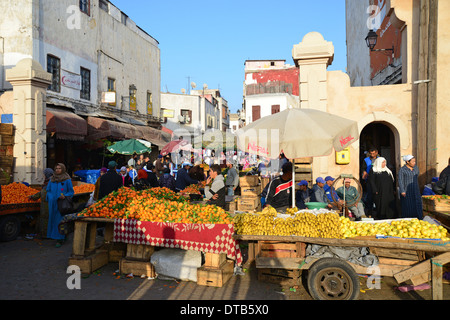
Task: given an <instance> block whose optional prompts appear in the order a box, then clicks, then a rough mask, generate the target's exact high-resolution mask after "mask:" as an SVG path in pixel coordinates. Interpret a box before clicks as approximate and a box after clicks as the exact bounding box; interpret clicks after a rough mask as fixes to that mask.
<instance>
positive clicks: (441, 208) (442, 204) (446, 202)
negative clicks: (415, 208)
mask: <svg viewBox="0 0 450 320" xmlns="http://www.w3.org/2000/svg"><path fill="white" fill-rule="evenodd" d="M422 204H423V209H424V210H425V211H431V212H433V211H438V212H448V213H450V199H434V200H432V199H430V198H428V197H422Z"/></svg>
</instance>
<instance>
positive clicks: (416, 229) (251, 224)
mask: <svg viewBox="0 0 450 320" xmlns="http://www.w3.org/2000/svg"><path fill="white" fill-rule="evenodd" d="M233 223H234V228H235V231H236V233H237V234H239V235H255V236H300V237H307V238H331V239H346V238H354V237H361V236H362V237H365V236H376V235H382V236H391V237H399V238H419V239H441V240H444V241H450V238H449V237H448V236H449V235H448V233H447V230H446V229H445V228H444V227H442V226H437V225H434V224H431V223H429V222H426V221H423V220H418V219H408V220H393V221H390V222H379V223H375V222H374V223H369V222H354V221H351V220H350V219H348V218H344V217H340V216H339V214H338V213H337V212H334V211H327V210H301V211H297V212H296V213H293V212H292V211H290V212H289V213H287V214H279V213H278V212H277V211H276V210H275V209H274V208H272V207H266V208H264V210H262V211H261V212H256V213H242V214H238V215H236V216H235V217H234V221H233Z"/></svg>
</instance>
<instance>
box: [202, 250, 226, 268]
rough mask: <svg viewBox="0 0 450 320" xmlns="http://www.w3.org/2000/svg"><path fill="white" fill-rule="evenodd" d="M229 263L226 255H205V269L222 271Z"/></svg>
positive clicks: (207, 253)
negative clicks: (225, 264) (224, 265)
mask: <svg viewBox="0 0 450 320" xmlns="http://www.w3.org/2000/svg"><path fill="white" fill-rule="evenodd" d="M226 261H227V254H226V253H209V252H206V253H205V264H204V265H203V267H205V268H209V269H220V268H221V267H222V266H223V264H224V263H225V262H226Z"/></svg>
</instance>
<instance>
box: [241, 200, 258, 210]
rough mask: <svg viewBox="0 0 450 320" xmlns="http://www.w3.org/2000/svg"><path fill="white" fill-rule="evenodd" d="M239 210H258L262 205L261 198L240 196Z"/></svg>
mask: <svg viewBox="0 0 450 320" xmlns="http://www.w3.org/2000/svg"><path fill="white" fill-rule="evenodd" d="M237 203H238V211H243V212H251V211H254V210H258V208H260V207H261V200H260V199H259V198H239V200H238V201H237Z"/></svg>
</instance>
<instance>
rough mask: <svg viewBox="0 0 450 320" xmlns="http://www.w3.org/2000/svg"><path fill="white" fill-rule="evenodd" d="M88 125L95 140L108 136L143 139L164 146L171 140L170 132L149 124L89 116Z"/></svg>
mask: <svg viewBox="0 0 450 320" xmlns="http://www.w3.org/2000/svg"><path fill="white" fill-rule="evenodd" d="M87 125H88V138H89V140H94V141H96V140H99V139H104V138H107V137H111V138H114V139H117V140H124V139H142V140H146V141H150V142H151V143H153V144H154V145H156V146H158V147H163V146H165V145H166V144H167V143H168V142H169V141H170V135H169V134H167V133H164V132H162V131H161V130H157V129H155V128H151V127H147V126H134V125H131V124H128V123H122V122H117V121H112V120H106V119H102V118H96V117H88V119H87Z"/></svg>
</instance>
